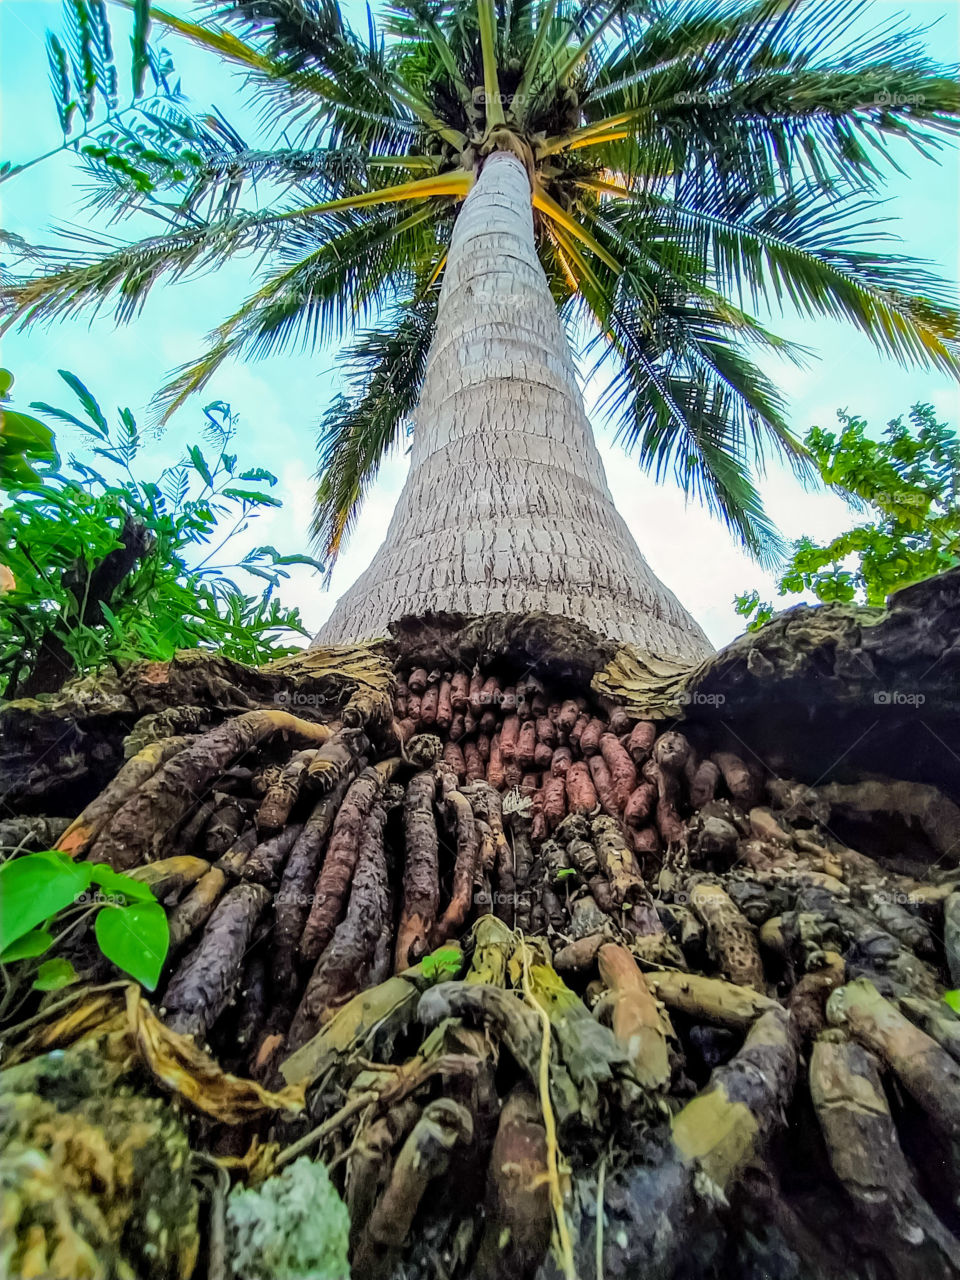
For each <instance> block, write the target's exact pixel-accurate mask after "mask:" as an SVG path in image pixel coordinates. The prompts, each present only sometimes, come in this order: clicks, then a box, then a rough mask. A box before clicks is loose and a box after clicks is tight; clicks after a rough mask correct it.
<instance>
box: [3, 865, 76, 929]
mask: <svg viewBox="0 0 960 1280" xmlns="http://www.w3.org/2000/svg"><path fill="white" fill-rule="evenodd" d="M90 874H91V867H90V864H89V863H86V862H72V861H71V860H70V859H69V858H68V857H66V855H65V854H59V853H28V854H27V855H26V856H25V857H23V858H13V859H12V860H11V861H10V862H5V863H4V864H3V865H2V866H0V904H2V906H0V950H3V951H5V950H6V949H7V947H8V946H9V945H10V943H11V942H15V941H16V940H17V938H22V937H23V935H24V934H25V933H29V931H30V930H31V929H33V928H34V927H35V926H36V925H38V924H40V923H41V922H42V921H44V920H49V918H50V917H51V916H53V915H56V913H57V912H58V911H62V910H63V908H64V907H68V906H69V905H70V903H71V902H73V900H74V898H76V896H77V895H78V894H80V893H83V891H84V889H86V888H87V887H88V886H89V884H90Z"/></svg>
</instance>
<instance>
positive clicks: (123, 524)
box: [0, 370, 323, 696]
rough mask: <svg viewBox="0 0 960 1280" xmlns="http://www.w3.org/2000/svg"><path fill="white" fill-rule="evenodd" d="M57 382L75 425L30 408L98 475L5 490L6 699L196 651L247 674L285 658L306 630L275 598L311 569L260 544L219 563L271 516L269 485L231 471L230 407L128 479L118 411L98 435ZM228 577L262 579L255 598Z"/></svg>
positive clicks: (0, 542) (212, 410)
mask: <svg viewBox="0 0 960 1280" xmlns="http://www.w3.org/2000/svg"><path fill="white" fill-rule="evenodd" d="M60 376H61V377H62V378H63V380H64V381H65V382H66V384H67V385H68V386H69V387H70V388H71V390H72V391H73V393H74V395H75V396H76V398H77V400H78V401H79V402H80V407H81V410H82V414H83V416H77V414H75V413H73V412H71V411H68V410H66V409H60V408H54V407H53V406H51V405H48V404H44V403H36V404H33V405H32V406H31V408H33V409H36V410H37V411H39V412H41V413H43V414H44V415H45V416H46V417H48V418H51V419H53V420H55V421H57V422H61V423H68V424H70V425H71V426H72V427H74V428H76V429H78V430H79V431H81V432H83V433H84V435H85V437H86V438H87V440H88V442H89V446H90V447H89V452H88V456H90V457H91V458H92V459H102V460H103V462H104V463H106V464H108V466H109V472H110V474H109V477H108V475H106V474H104V473H103V472H101V471H99V470H96V469H95V468H94V467H93V466H91V465H89V463H86V462H79V461H78V460H77V459H76V458H74V457H71V458H70V460H69V463H68V465H67V466H66V467H65V468H62V469H61V468H60V467H52V468H50V469H48V470H47V471H46V472H45V473H44V474H43V475H42V476H41V477H38V478H36V479H35V480H31V481H29V482H27V481H26V480H23V481H18V482H17V483H16V484H15V485H13V486H12V494H11V501H10V502H9V505H8V506H7V508H6V509H5V510H4V511H3V513H2V514H0V563H2V564H3V565H4V566H5V567H6V570H7V575H9V578H8V587H7V589H6V591H5V593H4V594H3V595H2V596H0V688H3V687H4V686H5V687H6V692H7V695H8V696H13V695H14V694H24V693H30V694H33V693H37V692H45V691H49V690H52V689H56V688H59V686H60V685H61V684H62V683H63V681H64V680H65V679H67V678H68V677H69V676H71V675H73V674H75V673H84V672H86V671H90V670H93V669H96V668H98V667H100V666H102V665H103V664H104V663H107V662H115V663H120V662H127V661H131V660H133V659H136V658H151V659H157V660H161V661H162V660H166V659H168V658H170V657H171V656H172V655H173V654H174V652H175V651H176V650H177V649H181V648H193V647H196V646H205V647H215V648H217V649H220V650H222V652H224V653H225V654H227V655H228V656H229V657H232V658H236V659H238V660H239V661H244V662H250V663H260V662H263V661H265V660H266V659H267V658H269V657H272V656H277V655H280V654H284V653H290V652H292V651H294V649H295V648H296V646H290V645H284V644H283V643H282V641H283V639H285V638H286V637H288V636H290V635H292V634H296V635H300V636H309V632H307V630H306V629H305V628H304V626H303V623H302V621H301V619H300V615H299V613H298V611H297V610H296V609H288V608H285V607H283V606H282V605H281V604H280V603H279V602H278V601H277V599H276V598H275V597H274V591H275V589H276V588H277V587H278V586H279V584H280V583H281V581H282V580H283V579H284V578H288V577H289V571H288V566H290V565H292V564H308V565H312V566H313V567H314V568H317V569H322V568H323V566H322V565H320V564H318V562H317V561H315V560H313V559H312V558H311V557H309V556H303V555H281V554H280V553H279V552H278V551H277V549H276V548H275V547H272V546H261V547H255V548H253V550H251V551H249V552H247V553H246V554H245V555H244V556H243V557H242V558H241V559H240V560H239V561H237V562H235V563H234V562H231V561H230V559H229V552H228V548H229V545H230V543H231V541H232V540H233V539H234V538H235V537H237V536H238V535H240V534H241V533H243V532H244V531H245V530H246V529H247V528H248V527H249V525H250V522H251V520H252V519H253V518H255V516H256V515H257V514H258V512H259V511H260V510H262V509H263V508H264V507H279V506H280V505H281V503H280V500H279V499H278V498H276V497H274V496H273V494H271V493H270V489H271V488H272V487H273V486H274V485H275V484H276V482H277V478H276V476H274V475H272V474H271V473H270V472H269V471H266V470H264V469H263V468H262V467H248V468H241V467H240V465H239V463H238V459H237V455H236V453H235V452H232V451H231V446H232V443H233V440H234V437H235V436H236V433H237V419H236V417H235V416H234V415H233V414H232V413H231V411H230V407H229V406H228V405H226V404H223V403H222V402H216V403H213V404H209V405H207V406H206V407H205V409H204V410H203V412H204V416H205V420H206V425H205V431H204V437H203V439H204V448H201V447H200V446H199V445H191V446H190V447H189V448H188V450H187V453H186V456H185V457H184V458H183V460H182V461H180V462H179V463H177V464H176V465H175V466H172V467H167V468H165V469H164V470H163V471H162V472H161V473H160V475H159V476H158V477H157V478H156V479H155V480H141V479H139V478H138V477H137V475H136V474H135V472H134V467H135V465H136V463H137V460H138V457H139V454H140V450H141V447H142V443H143V440H142V435H141V432H140V429H139V427H138V426H137V423H136V420H135V418H134V416H133V414H132V413H131V412H130V410H129V409H121V410H119V414H118V422H117V424H116V425H115V426H114V427H111V426H110V424H109V423H108V421H107V418H106V416H105V414H104V412H103V410H102V409H101V407H100V405H99V403H98V402H97V400H96V399H95V398H94V396H93V395H92V394H91V392H90V391H89V390H88V388H87V387H86V386H85V385H84V384H83V383H82V382H81V381H80V379H79V378H77V377H76V376H75V375H74V374H72V373H67V372H65V371H63V370H61V373H60ZM41 425H42V424H41ZM222 557H225V558H222ZM238 571H243V572H244V573H248V574H251V575H253V576H254V577H256V578H259V579H261V580H263V581H264V582H265V583H266V586H265V588H264V590H263V592H262V594H261V595H259V596H249V595H247V594H246V593H245V592H244V591H243V590H242V589H241V588H240V587H239V586H238V585H237V583H236V582H235V581H234V578H233V576H232V575H234V574H235V573H237V572H238ZM11 582H12V585H9V584H10V583H11Z"/></svg>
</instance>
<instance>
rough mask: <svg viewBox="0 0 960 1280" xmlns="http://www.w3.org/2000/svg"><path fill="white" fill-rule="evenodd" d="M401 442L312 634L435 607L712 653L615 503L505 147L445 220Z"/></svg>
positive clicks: (677, 653)
mask: <svg viewBox="0 0 960 1280" xmlns="http://www.w3.org/2000/svg"><path fill="white" fill-rule="evenodd" d="M413 440H414V443H413V453H412V457H411V462H410V474H409V476H408V478H407V483H406V485H405V486H404V489H403V492H402V494H401V496H400V501H399V503H398V504H397V509H396V511H395V513H394V516H393V519H392V521H391V522H390V527H389V529H388V531H387V536H386V540H385V541H384V543H383V545H382V546H381V547H380V549H379V551H378V552H377V554H376V555H375V557H374V559H373V561H372V563H371V564H370V567H369V568H368V569H367V570H366V572H365V573H363V574H362V575H361V576H360V578H359V579H358V580H357V581H356V583H354V585H353V586H352V587H351V588H350V589H349V590H348V591H347V592H346V593H345V594H344V595H343V596H342V597H341V599H340V600H339V602H338V603H337V606H336V608H335V609H334V611H333V613H332V614H331V616H330V618H329V619H328V621H327V622H326V623H325V624H324V626H323V628H322V629H321V631H320V633H319V635H318V636H317V641H316V643H317V644H320V645H330V644H338V643H341V642H342V641H344V640H348V639H349V640H353V639H365V638H373V637H376V636H382V635H385V634H386V630H387V623H389V622H392V621H395V620H397V619H399V618H401V617H403V616H405V615H408V614H424V613H427V612H429V611H432V610H448V611H453V610H455V611H461V612H464V613H468V614H474V615H477V614H489V613H502V612H512V611H515V610H519V611H534V610H536V611H542V612H545V613H549V614H554V615H562V616H565V617H568V618H574V619H577V620H578V621H580V622H583V623H585V624H586V625H587V626H589V627H590V628H592V629H593V630H595V631H597V632H599V633H600V634H601V635H605V636H608V637H611V638H613V639H618V640H627V641H630V642H631V643H633V644H635V645H637V646H638V647H640V648H642V649H645V650H650V651H653V652H654V653H658V654H661V655H663V656H665V657H681V658H685V659H692V660H699V659H701V658H703V657H705V656H706V655H707V654H709V653H710V651H711V646H710V643H709V641H708V640H707V638H706V636H705V635H704V633H703V631H701V629H700V627H699V626H698V625H697V624H696V623H695V622H694V620H693V619H692V618H691V617H690V615H689V614H688V613H687V612H686V610H685V609H684V608H683V606H682V605H681V604H680V603H679V602H678V600H677V599H676V598H675V597H674V595H673V594H672V593H671V592H670V591H668V590H667V588H666V587H665V586H664V585H663V583H661V582H660V581H659V579H658V578H657V577H656V576H655V575H654V574H653V573H652V571H651V570H650V568H649V566H648V565H647V564H646V562H645V560H644V559H643V557H642V555H641V554H640V551H639V550H638V548H637V545H636V543H635V542H634V540H633V538H632V537H631V534H630V531H629V530H628V529H627V526H626V524H625V523H624V522H623V520H622V519H621V517H620V516H619V515H618V513H617V511H616V508H615V507H614V505H613V499H612V498H611V496H610V491H609V489H608V488H607V483H606V478H605V476H604V472H603V464H602V462H601V461H600V455H599V453H598V452H597V447H596V444H595V443H594V439H593V433H592V431H591V428H590V423H589V422H588V420H587V416H586V414H585V412H584V408H583V398H582V396H581V394H580V389H579V387H578V385H577V379H576V373H575V371H574V366H573V360H572V357H571V354H570V350H569V347H568V345H567V342H566V338H565V337H564V334H563V330H562V328H561V326H560V321H559V319H558V317H557V310H556V304H555V303H554V301H553V299H552V298H551V296H550V291H549V289H548V287H547V281H546V277H545V276H544V273H543V268H542V267H541V266H540V263H539V260H538V258H537V254H536V249H535V246H534V239H533V215H532V206H531V199H530V184H529V181H528V179H527V175H526V171H525V169H524V167H523V165H522V164H521V162H520V161H519V160H518V159H517V158H516V157H515V156H513V155H510V154H507V153H497V154H494V155H493V156H491V157H490V158H489V159H488V160H487V162H486V164H485V165H484V167H483V170H482V171H481V174H480V177H479V179H478V181H477V183H476V185H475V187H474V188H473V190H472V191H471V192H470V195H469V196H468V197H467V200H466V202H465V203H464V206H463V210H462V212H461V214H460V216H459V218H458V220H457V225H456V228H455V230H454V233H453V240H452V243H451V247H450V258H449V261H448V264H447V267H446V273H445V276H444V282H443V289H442V292H441V295H440V312H439V318H438V324H437V334H436V337H435V339H434V344H433V349H432V351H431V353H430V359H429V363H428V366H427V372H426V378H425V381H424V386H423V392H422V394H421V399H420V405H419V407H418V409H417V413H416V418H415V431H414V438H413ZM411 687H412V686H411Z"/></svg>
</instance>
